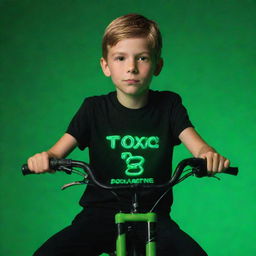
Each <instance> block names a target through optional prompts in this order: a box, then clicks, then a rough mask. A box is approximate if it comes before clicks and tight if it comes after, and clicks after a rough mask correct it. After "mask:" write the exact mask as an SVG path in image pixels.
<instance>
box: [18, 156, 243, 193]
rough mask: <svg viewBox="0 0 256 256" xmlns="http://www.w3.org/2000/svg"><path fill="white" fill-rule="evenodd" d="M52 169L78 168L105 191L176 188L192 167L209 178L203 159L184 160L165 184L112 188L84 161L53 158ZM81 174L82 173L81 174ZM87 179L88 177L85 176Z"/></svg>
mask: <svg viewBox="0 0 256 256" xmlns="http://www.w3.org/2000/svg"><path fill="white" fill-rule="evenodd" d="M49 164H50V168H51V169H53V170H56V171H64V172H66V173H67V174H71V173H72V168H73V167H78V168H81V169H83V170H84V171H85V172H86V173H87V174H88V176H89V178H90V180H92V181H93V183H94V184H96V185H97V186H99V187H101V188H103V189H110V190H113V189H125V188H137V187H140V188H162V187H166V186H174V185H175V184H176V183H178V182H179V179H180V177H181V175H182V172H183V170H184V169H185V167H187V166H190V167H192V172H191V174H190V175H192V174H194V175H195V176H196V177H199V178H200V177H205V176H209V174H208V172H207V167H206V160H205V159H202V158H187V159H184V160H182V161H181V162H180V163H179V164H178V165H177V167H176V169H175V171H174V174H173V176H172V177H171V179H170V180H169V181H168V182H167V183H165V184H159V185H158V184H129V185H116V186H111V185H106V184H103V183H101V182H99V181H98V180H96V178H95V176H94V174H93V171H92V169H91V167H90V166H89V165H88V164H87V163H85V162H82V161H75V160H71V159H55V158H52V159H50V162H49ZM222 172H223V173H226V174H231V175H237V174H238V168H237V167H228V168H226V169H224V170H223V171H222ZM22 173H23V175H28V174H35V173H34V172H31V171H30V170H29V169H28V165H27V164H24V165H23V166H22ZM80 174H81V173H80ZM84 177H85V178H86V175H85V176H84Z"/></svg>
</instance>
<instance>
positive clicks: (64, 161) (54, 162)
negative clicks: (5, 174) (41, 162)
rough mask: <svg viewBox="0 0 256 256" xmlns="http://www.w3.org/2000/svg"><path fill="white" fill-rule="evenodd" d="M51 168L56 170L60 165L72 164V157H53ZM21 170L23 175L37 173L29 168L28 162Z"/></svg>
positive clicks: (50, 163) (67, 165) (68, 165)
mask: <svg viewBox="0 0 256 256" xmlns="http://www.w3.org/2000/svg"><path fill="white" fill-rule="evenodd" d="M49 165H50V169H52V170H56V169H58V167H59V166H66V167H70V166H71V160H70V159H57V158H51V159H50V160H49ZM21 171H22V174H23V175H29V174H36V173H35V172H32V171H31V170H29V168H28V165H27V164H23V165H22V167H21Z"/></svg>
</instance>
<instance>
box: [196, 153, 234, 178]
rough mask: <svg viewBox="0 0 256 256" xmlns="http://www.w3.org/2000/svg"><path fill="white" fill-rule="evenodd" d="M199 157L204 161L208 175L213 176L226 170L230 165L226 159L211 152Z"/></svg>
mask: <svg viewBox="0 0 256 256" xmlns="http://www.w3.org/2000/svg"><path fill="white" fill-rule="evenodd" d="M199 157H201V158H203V159H206V161H207V171H208V173H209V175H215V174H216V173H219V172H222V171H223V170H224V169H225V168H228V167H229V164H230V161H229V160H228V159H227V158H225V157H223V156H221V155H220V154H218V153H216V152H212V151H209V152H206V153H203V154H201V155H200V156H199Z"/></svg>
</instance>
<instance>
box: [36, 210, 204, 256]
mask: <svg viewBox="0 0 256 256" xmlns="http://www.w3.org/2000/svg"><path fill="white" fill-rule="evenodd" d="M115 213H116V212H115V211H113V210H110V209H101V208H87V209H86V210H83V211H82V212H81V213H80V214H78V215H77V216H76V218H75V219H74V221H73V222H72V225H70V226H68V227H66V228H65V229H63V230H62V231H60V232H59V233H57V234H55V235H54V236H52V237H51V238H50V239H49V240H47V241H46V242H45V243H44V244H43V245H42V246H41V247H40V248H39V249H38V250H37V251H36V252H35V254H34V256H80V255H81V256H84V255H88V256H96V255H100V254H102V253H104V252H111V251H114V250H115V240H116V226H115V223H114V215H115ZM139 225H143V223H140V224H139ZM156 229H157V230H156V231H157V255H158V256H165V255H168V256H170V255H182V256H188V255H190V256H201V255H202V256H203V255H207V254H206V253H205V252H204V250H203V249H202V248H201V247H200V246H199V245H198V244H197V243H196V242H195V241H194V240H193V239H192V238H191V237H190V236H188V235H187V234H186V233H185V232H183V231H182V230H181V229H180V228H179V227H178V225H177V224H176V223H175V222H174V221H172V220H171V219H170V217H169V216H168V215H163V214H158V222H157V228H156ZM137 230H138V237H139V239H140V238H141V241H142V243H143V242H144V240H143V239H144V236H143V235H144V233H143V228H138V229H137ZM142 237H143V238H142Z"/></svg>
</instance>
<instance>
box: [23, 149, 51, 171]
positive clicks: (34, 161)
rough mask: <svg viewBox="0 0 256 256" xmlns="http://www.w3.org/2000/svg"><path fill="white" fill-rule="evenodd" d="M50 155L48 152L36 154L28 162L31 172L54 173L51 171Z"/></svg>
mask: <svg viewBox="0 0 256 256" xmlns="http://www.w3.org/2000/svg"><path fill="white" fill-rule="evenodd" d="M50 157H51V156H50V155H49V153H48V152H42V153H38V154H35V155H34V156H32V157H30V158H29V159H28V161H27V164H28V168H29V170H30V171H31V172H34V173H38V174H39V173H45V172H54V171H53V170H51V169H50V165H49V159H50Z"/></svg>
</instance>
